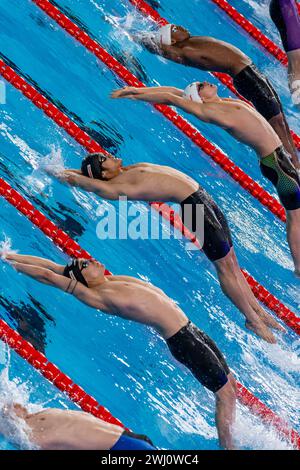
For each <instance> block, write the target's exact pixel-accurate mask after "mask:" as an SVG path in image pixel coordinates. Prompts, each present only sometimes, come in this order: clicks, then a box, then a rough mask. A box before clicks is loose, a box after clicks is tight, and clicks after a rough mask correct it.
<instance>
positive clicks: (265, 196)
mask: <svg viewBox="0 0 300 470" xmlns="http://www.w3.org/2000/svg"><path fill="white" fill-rule="evenodd" d="M32 1H33V2H34V3H35V4H36V5H37V6H39V7H40V8H41V9H42V10H43V11H44V12H45V13H46V14H47V15H48V16H50V18H52V19H54V20H55V21H56V22H57V23H58V24H59V25H60V26H61V27H62V28H63V29H64V30H65V31H67V32H68V33H69V34H70V35H71V36H73V37H74V38H75V39H76V40H77V41H79V42H80V43H81V44H82V45H83V46H85V47H86V48H87V49H88V50H89V51H90V52H92V53H93V54H94V55H95V56H96V57H98V59H100V60H101V61H102V62H103V63H104V64H106V65H107V67H109V68H110V69H111V70H113V71H114V72H115V73H116V74H117V75H118V76H119V77H120V78H122V80H124V81H125V82H126V83H127V84H128V85H130V86H136V87H143V86H145V85H144V84H143V83H142V82H141V81H140V80H138V78H137V77H135V76H134V75H133V74H132V73H131V72H129V70H127V69H126V68H125V67H124V66H123V65H121V64H120V63H119V62H118V61H117V60H116V59H115V58H114V57H113V56H112V55H110V54H109V53H108V52H107V51H106V50H105V49H104V48H103V47H101V46H100V44H99V43H97V42H96V41H95V40H93V39H92V38H91V37H90V36H89V35H88V34H87V33H86V32H85V31H83V30H82V29H81V28H80V27H79V26H78V25H76V24H75V23H74V22H73V21H72V20H70V18H68V17H67V16H66V15H65V14H63V13H62V12H61V11H60V10H59V9H58V8H57V7H56V6H54V5H53V4H52V3H51V2H49V1H48V0H32ZM154 107H155V108H156V109H157V110H158V111H159V112H161V113H162V114H163V115H164V116H165V117H167V118H168V119H169V120H170V121H171V122H172V123H173V124H175V126H176V127H177V128H178V129H180V130H181V131H182V132H183V133H184V134H185V135H186V136H187V137H188V138H189V139H190V140H191V141H192V142H193V143H194V144H196V145H197V146H198V147H199V148H201V150H203V151H204V152H205V153H206V154H207V155H208V156H210V157H211V158H212V160H213V161H214V162H215V163H217V164H218V165H219V166H220V167H221V168H223V170H224V171H225V172H226V173H227V174H228V175H230V176H231V177H232V178H233V179H234V180H235V181H236V182H237V183H239V185H240V186H242V187H243V188H244V189H246V191H248V192H249V193H250V194H251V195H252V196H253V197H255V198H256V199H257V200H258V201H259V202H260V203H261V204H262V205H263V206H265V207H267V208H268V209H269V210H270V211H271V212H272V213H273V214H275V215H276V216H277V217H278V218H279V219H280V220H282V221H283V222H286V215H285V211H284V208H283V207H282V205H281V204H280V203H279V202H278V201H277V199H275V198H274V197H272V196H271V195H270V194H269V193H268V192H267V191H266V190H264V189H263V188H262V187H261V186H260V185H259V184H258V183H257V182H256V181H254V180H253V179H252V178H251V177H250V176H248V175H247V174H246V173H245V172H244V171H243V170H242V169H241V168H239V167H238V166H237V165H236V164H235V163H234V162H233V161H232V160H230V158H229V157H228V156H227V155H225V153H223V152H222V151H221V150H220V149H218V148H217V147H216V146H215V145H213V144H212V143H211V142H209V141H208V140H207V139H205V137H204V136H203V135H202V134H201V133H200V132H199V131H198V130H197V129H196V128H195V127H194V126H192V125H191V124H190V123H189V122H188V121H187V120H186V119H184V118H183V117H182V116H180V115H179V114H178V113H176V112H175V111H174V110H173V109H172V108H170V107H169V106H165V105H154Z"/></svg>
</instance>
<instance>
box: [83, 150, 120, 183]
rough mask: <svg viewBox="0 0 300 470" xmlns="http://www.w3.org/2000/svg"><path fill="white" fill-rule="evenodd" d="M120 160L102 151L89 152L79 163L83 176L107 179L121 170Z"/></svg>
mask: <svg viewBox="0 0 300 470" xmlns="http://www.w3.org/2000/svg"><path fill="white" fill-rule="evenodd" d="M121 167H122V160H121V159H120V158H115V157H113V156H112V155H107V154H104V153H89V154H88V155H87V156H86V157H85V159H84V160H83V161H82V164H81V172H82V174H83V175H84V176H87V177H89V178H93V179H99V180H103V181H105V180H107V179H110V178H112V177H114V176H117V174H118V173H119V172H120V171H121Z"/></svg>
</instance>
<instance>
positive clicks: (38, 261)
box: [5, 253, 64, 274]
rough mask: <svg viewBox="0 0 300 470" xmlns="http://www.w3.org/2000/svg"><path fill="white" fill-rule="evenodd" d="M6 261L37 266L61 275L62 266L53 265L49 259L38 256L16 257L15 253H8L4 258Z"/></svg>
mask: <svg viewBox="0 0 300 470" xmlns="http://www.w3.org/2000/svg"><path fill="white" fill-rule="evenodd" d="M5 258H6V259H7V260H8V261H12V262H17V263H21V264H30V265H31V266H39V267H40V268H46V269H49V270H50V271H53V272H54V273H56V274H62V273H63V271H64V266H62V265H61V264H57V263H54V262H53V261H50V260H49V259H45V258H39V257H38V256H29V255H18V254H16V253H8V254H7V255H6V257H5Z"/></svg>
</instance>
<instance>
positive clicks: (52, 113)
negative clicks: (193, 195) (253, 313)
mask: <svg viewBox="0 0 300 470" xmlns="http://www.w3.org/2000/svg"><path fill="white" fill-rule="evenodd" d="M0 75H2V76H3V77H4V78H5V79H6V80H7V81H8V82H9V83H11V84H12V85H13V86H14V87H15V88H16V89H18V90H20V91H21V92H22V93H23V94H24V95H25V96H26V97H27V98H28V99H30V101H31V102H32V103H33V104H35V105H36V106H37V107H38V108H40V109H41V110H43V111H44V113H45V114H46V115H47V116H48V117H50V118H51V119H52V120H53V121H55V122H56V123H57V124H58V125H59V126H60V127H61V128H63V129H64V130H65V131H66V132H67V133H68V134H69V135H70V136H71V137H73V138H74V139H75V140H76V141H77V142H78V143H79V144H81V145H82V146H83V147H85V148H86V149H87V150H88V151H89V152H105V153H108V152H106V151H105V150H104V149H103V148H102V147H101V145H99V144H98V143H97V142H96V141H94V140H93V139H92V138H91V137H90V136H89V135H88V134H87V133H86V132H84V131H82V129H80V127H79V126H78V125H77V124H75V123H74V122H73V121H72V120H71V119H69V118H68V116H66V115H65V114H64V113H63V112H62V111H60V110H59V109H58V108H57V106H55V105H54V104H53V103H50V101H49V100H47V98H45V97H44V96H43V95H42V94H41V93H40V92H39V91H37V90H36V89H35V88H34V87H33V86H32V85H30V84H29V83H28V82H27V81H26V80H25V79H24V78H22V77H21V76H20V75H19V74H18V73H17V72H16V71H15V70H13V69H12V68H11V67H10V66H9V65H7V64H6V63H5V62H4V61H3V60H1V59H0ZM151 207H153V208H154V209H155V210H157V211H158V212H159V213H160V214H161V216H162V217H164V218H165V219H166V220H168V221H169V222H170V223H171V224H172V225H173V226H174V227H175V228H176V229H177V230H179V231H181V233H183V234H184V235H185V236H186V237H187V238H188V239H189V240H190V241H192V242H193V243H195V245H196V246H197V247H198V248H200V247H199V244H198V242H197V240H195V239H193V238H192V235H191V233H190V232H189V231H188V230H187V229H186V228H185V227H184V225H183V224H182V221H181V219H180V217H179V216H178V214H175V213H174V211H170V208H169V207H168V206H167V205H166V204H162V203H159V202H155V203H151ZM46 226H47V225H46ZM58 239H59V237H58ZM242 272H243V274H244V276H245V278H246V279H247V281H248V283H249V285H250V287H251V289H252V291H253V293H254V295H255V296H256V297H257V298H258V299H259V300H260V301H261V302H262V303H263V304H264V305H266V306H267V307H268V308H269V309H270V310H272V311H273V312H274V313H275V314H276V315H277V316H278V317H279V318H280V319H281V320H283V321H284V322H285V324H286V325H287V326H289V327H290V328H292V329H293V330H294V331H295V332H296V333H297V334H299V335H300V318H299V317H297V315H295V313H294V312H292V311H291V310H290V309H289V308H288V307H286V306H285V305H284V304H283V303H282V302H280V300H278V299H277V298H276V297H275V296H274V295H273V294H271V293H270V292H269V291H268V290H267V289H266V288H265V287H263V286H262V285H261V284H259V283H258V282H257V281H256V280H255V279H254V278H253V277H252V276H250V275H249V274H248V273H247V272H246V271H244V270H243V271H242Z"/></svg>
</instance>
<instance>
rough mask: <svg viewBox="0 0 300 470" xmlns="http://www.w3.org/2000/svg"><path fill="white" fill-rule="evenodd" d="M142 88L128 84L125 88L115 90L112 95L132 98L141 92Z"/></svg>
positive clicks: (112, 96) (113, 96) (115, 97)
mask: <svg viewBox="0 0 300 470" xmlns="http://www.w3.org/2000/svg"><path fill="white" fill-rule="evenodd" d="M140 92H141V89H140V88H136V87H134V86H126V87H124V88H120V89H118V90H114V91H113V92H112V93H111V95H110V97H111V98H113V99H118V98H132V97H134V96H135V95H138V94H140Z"/></svg>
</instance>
